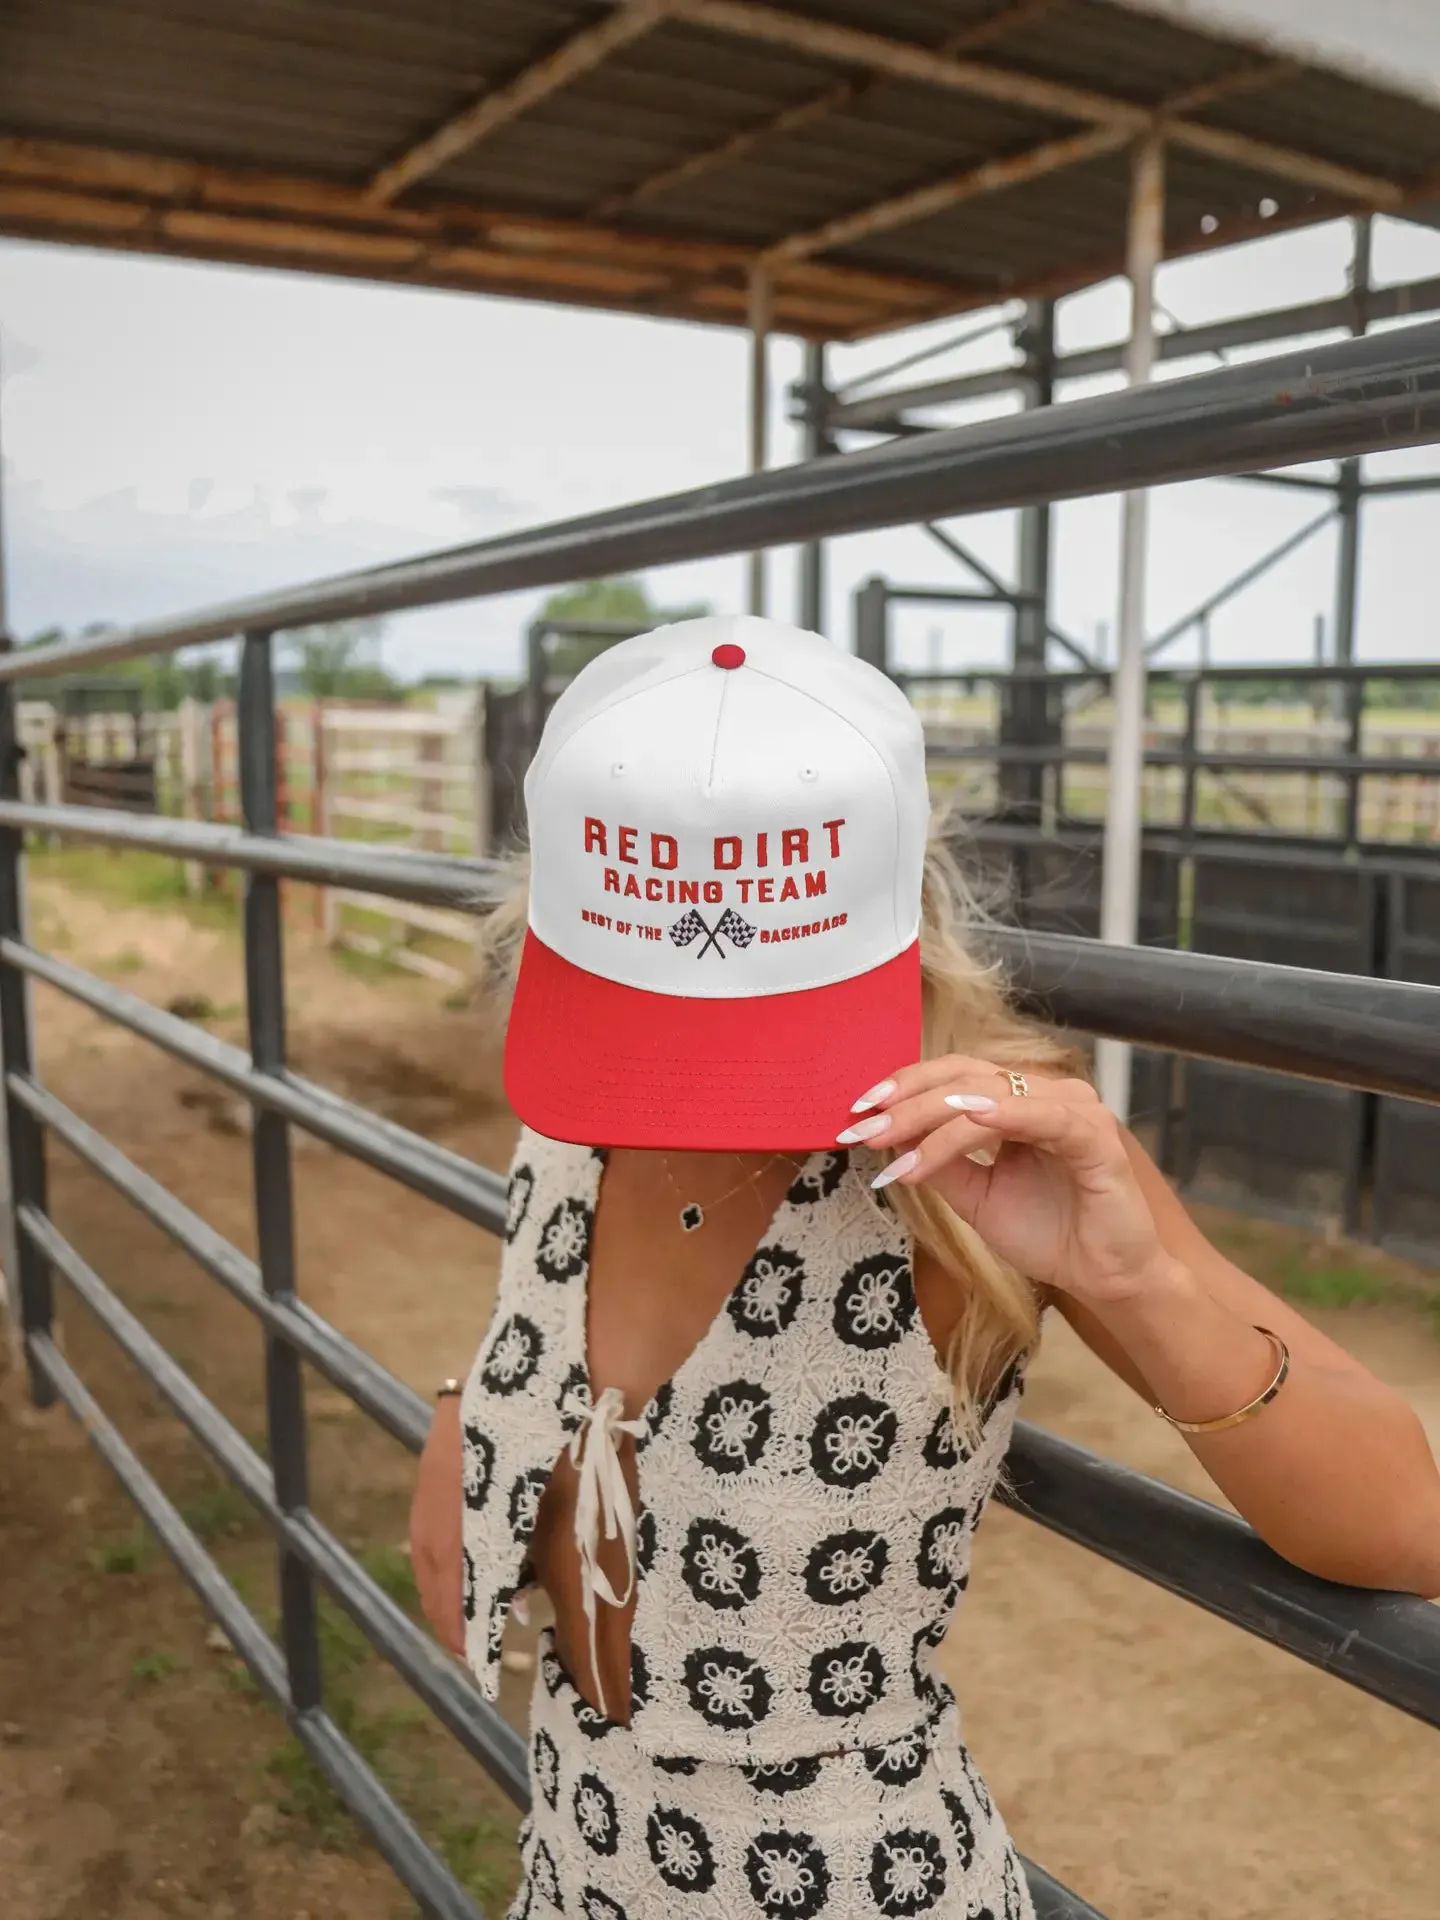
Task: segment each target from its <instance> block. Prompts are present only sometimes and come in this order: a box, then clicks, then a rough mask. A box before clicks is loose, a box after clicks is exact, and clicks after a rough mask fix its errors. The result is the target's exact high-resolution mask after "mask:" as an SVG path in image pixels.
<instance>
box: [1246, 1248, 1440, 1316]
mask: <svg viewBox="0 0 1440 1920" xmlns="http://www.w3.org/2000/svg"><path fill="white" fill-rule="evenodd" d="M1281 1284H1282V1285H1283V1287H1284V1290H1285V1292H1286V1294H1287V1295H1288V1296H1289V1297H1290V1299H1292V1300H1299V1301H1302V1302H1303V1303H1304V1304H1305V1305H1306V1306H1311V1307H1353V1306H1358V1305H1360V1304H1361V1303H1362V1302H1365V1301H1370V1300H1383V1299H1385V1298H1386V1297H1387V1296H1388V1295H1389V1293H1390V1291H1391V1289H1390V1288H1389V1287H1388V1286H1387V1285H1386V1283H1385V1281H1384V1280H1383V1279H1382V1277H1381V1276H1380V1275H1379V1274H1377V1273H1374V1272H1372V1271H1371V1270H1370V1269H1369V1268H1367V1267H1356V1266H1323V1267H1314V1266H1310V1265H1308V1264H1307V1263H1306V1262H1305V1261H1304V1260H1301V1259H1294V1260H1291V1261H1290V1262H1289V1263H1288V1264H1287V1266H1286V1268H1285V1272H1284V1274H1283V1276H1282V1282H1281ZM1437 1304H1440V1303H1437Z"/></svg>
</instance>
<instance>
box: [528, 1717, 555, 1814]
mask: <svg viewBox="0 0 1440 1920" xmlns="http://www.w3.org/2000/svg"><path fill="white" fill-rule="evenodd" d="M530 1776H531V1778H532V1779H533V1780H534V1782H535V1785H536V1786H537V1787H538V1788H539V1790H540V1797H541V1799H542V1800H543V1801H544V1802H545V1804H546V1806H547V1807H549V1809H550V1811H551V1812H552V1813H553V1812H554V1811H555V1803H556V1800H557V1798H558V1795H559V1790H560V1754H559V1751H558V1749H557V1748H556V1745H555V1742H554V1741H553V1740H552V1739H551V1738H550V1735H549V1734H548V1733H546V1731H545V1729H544V1728H543V1727H541V1728H539V1729H538V1730H537V1732H536V1734H535V1737H534V1739H533V1740H532V1741H531V1742H530Z"/></svg>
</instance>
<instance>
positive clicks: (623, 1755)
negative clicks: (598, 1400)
mask: <svg viewBox="0 0 1440 1920" xmlns="http://www.w3.org/2000/svg"><path fill="white" fill-rule="evenodd" d="M877 1164H878V1162H877V1161H876V1160H875V1159H874V1157H873V1156H871V1155H868V1154H866V1153H864V1152H863V1151H862V1152H857V1153H855V1154H852V1155H846V1154H842V1153H838V1152H836V1153H819V1154H816V1155H813V1156H812V1157H811V1159H810V1160H809V1161H808V1163H807V1164H806V1165H805V1167H804V1168H803V1169H802V1171H801V1173H800V1175H799V1176H798V1178H797V1179H796V1181H795V1183H794V1185H793V1186H792V1187H791V1189H790V1191H789V1193H788V1194H787V1196H786V1197H785V1199H784V1200H783V1201H782V1203H781V1205H780V1207H779V1208H778V1210H777V1212H776V1214H775V1216H774V1218H773V1220H772V1221H771V1222H770V1225H769V1227H768V1229H767V1231H766V1233H765V1235H764V1237H763V1239H762V1241H761V1244H760V1246H759V1248H758V1249H757V1251H756V1253H755V1255H754V1256H753V1258H752V1259H751V1261H750V1263H749V1265H748V1266H747V1268H746V1270H745V1273H744V1275H743V1277H742V1278H741V1280H740V1282H739V1284H738V1285H737V1287H736V1289H735V1291H734V1292H733V1293H732V1294H731V1295H730V1297H729V1299H728V1300H727V1302H726V1303H725V1305H724V1307H723V1308H722V1309H721V1311H720V1312H719V1314H718V1315H717V1316H716V1319H715V1320H714V1322H713V1323H712V1325H711V1326H710V1328H709V1330H708V1331H707V1332H706V1334H705V1336H704V1337H703V1338H702V1340H701V1341H700V1343H699V1345H698V1346H697V1347H696V1348H695V1350H694V1351H693V1352H692V1353H691V1355H690V1356H689V1358H688V1359H687V1360H686V1361H685V1362H684V1363H683V1365H682V1366H681V1368H680V1370H679V1371H678V1373H677V1374H676V1375H675V1377H674V1378H673V1380H671V1381H670V1382H669V1383H668V1384H667V1385H665V1386H664V1387H662V1388H661V1390H660V1392H659V1393H657V1394H656V1395H655V1397H654V1398H653V1399H652V1401H651V1402H650V1404H649V1405H648V1406H647V1407H646V1408H645V1409H644V1410H643V1412H642V1414H641V1416H640V1418H639V1420H638V1422H636V1423H634V1431H635V1435H636V1448H637V1457H638V1469H639V1490H640V1502H639V1511H638V1515H637V1516H634V1517H633V1521H632V1518H631V1517H630V1516H628V1514H627V1512H626V1511H624V1510H623V1509H625V1508H627V1507H628V1495H627V1494H626V1493H625V1492H624V1489H623V1482H621V1481H620V1480H619V1476H618V1474H617V1473H616V1472H615V1471H614V1470H613V1469H614V1464H615V1457H614V1454H613V1452H612V1449H613V1448H614V1446H615V1444H616V1443H615V1440H614V1437H613V1428H614V1424H615V1423H614V1420H613V1418H612V1416H613V1415H615V1414H617V1413H618V1411H619V1409H618V1405H617V1404H616V1403H615V1400H614V1399H612V1397H611V1396H609V1395H606V1396H602V1404H601V1406H600V1407H598V1408H597V1407H595V1406H594V1405H593V1404H592V1402H591V1399H590V1393H589V1383H588V1375H587V1369H586V1365H585V1337H584V1330H585V1294H586V1279H587V1266H588V1253H589V1241H590V1231H591V1226H592V1223H593V1218H594V1208H595V1201H596V1195H597V1192H598V1189H599V1184H600V1178H601V1174H602V1172H603V1166H604V1157H603V1155H602V1154H599V1153H597V1152H595V1151H592V1150H591V1149H588V1148H584V1147H573V1146H566V1145H562V1144H559V1143H557V1142H554V1141H550V1140H546V1139H544V1138H542V1137H541V1136H539V1135H537V1134H534V1133H531V1132H528V1131H527V1132H525V1133H522V1135H521V1138H520V1142H519V1145H518V1147H517V1150H516V1154H515V1159H514V1163H513V1166H512V1172H511V1185H510V1215H509V1223H508V1229H507V1241H508V1244H507V1247H506V1251H505V1257H504V1262H503V1266H502V1272H501V1282H500V1291H499V1297H498V1300H497V1303H496V1308H495V1314H494V1319H493V1322H492V1324H491V1327H490V1329H489V1331H488V1333H487V1335H486V1338H485V1340H484V1343H483V1345H482V1346H481V1349H480V1352H479V1354H478V1356H477V1358H476V1362H475V1365H474V1368H473V1370H472V1372H471V1375H470V1378H469V1381H468V1382H467V1385H466V1389H465V1394H464V1398H463V1402H462V1416H463V1420H464V1429H465V1500H466V1513H465V1602H466V1617H467V1654H468V1657H469V1660H470V1664H471V1666H472V1667H473V1669H474V1671H475V1673H476V1675H477V1677H478V1679H479V1680H480V1683H481V1685H482V1687H483V1688H484V1690H485V1691H486V1693H487V1694H488V1695H489V1696H490V1697H491V1698H493V1697H494V1695H495V1691H496V1683H497V1679H498V1667H499V1657H500V1651H501V1642H502V1638H503V1632H504V1626H505V1621H506V1619H507V1617H508V1614H509V1611H510V1608H511V1606H512V1603H513V1601H514V1599H515V1596H516V1594H517V1592H519V1591H520V1590H521V1589H522V1588H523V1587H524V1585H525V1584H526V1583H527V1582H528V1580H529V1578H530V1570H529V1568H528V1566H527V1564H526V1552H527V1546H528V1542H529V1539H530V1536H531V1534H532V1533H533V1530H534V1525H535V1515H536V1509H537V1506H538V1503H539V1499H540V1496H541V1494H542V1492H543V1491H544V1488H545V1485H546V1483H547V1481H548V1479H549V1475H550V1472H551V1469H552V1468H553V1465H554V1463H555V1460H556V1459H557V1457H558V1456H559V1454H560V1452H561V1451H562V1449H564V1448H567V1447H569V1448H570V1449H571V1450H572V1453H573V1454H574V1456H575V1457H576V1458H577V1461H578V1463H579V1465H580V1468H581V1481H582V1490H584V1488H585V1484H586V1475H587V1473H588V1474H589V1477H590V1485H589V1490H590V1493H591V1495H592V1496H593V1505H594V1512H593V1513H592V1514H591V1515H590V1517H589V1519H588V1521H587V1522H586V1524H587V1525H588V1526H589V1527H590V1529H591V1531H592V1532H593V1529H594V1527H595V1526H596V1525H597V1524H599V1521H600V1517H601V1515H602V1513H603V1510H604V1508H605V1506H606V1504H607V1502H609V1501H615V1502H618V1504H619V1508H620V1509H621V1510H619V1511H617V1512H616V1514H615V1516H614V1518H615V1521H616V1524H617V1525H618V1528H619V1531H621V1533H622V1534H625V1533H627V1532H629V1531H630V1530H631V1528H632V1525H633V1539H634V1564H635V1578H636V1582H637V1594H636V1612H635V1621H634V1629H633V1636H632V1653H631V1699H630V1703H629V1704H630V1713H631V1725H630V1726H629V1727H624V1726H620V1725H617V1724H616V1723H615V1722H614V1721H613V1720H612V1719H610V1718H607V1717H606V1715H604V1714H601V1713H598V1712H597V1711H596V1710H595V1709H594V1708H593V1707H591V1706H590V1705H589V1704H588V1703H587V1702H585V1700H584V1699H583V1698H582V1697H581V1696H580V1695H579V1694H578V1693H577V1692H576V1691H575V1690H574V1689H573V1687H572V1686H571V1684H570V1682H569V1680H568V1678H567V1676H565V1675H564V1673H563V1672H562V1670H561V1669H560V1666H559V1663H558V1661H557V1660H556V1659H555V1657H554V1654H553V1651H547V1654H546V1657H545V1659H544V1661H542V1668H541V1675H540V1678H539V1680H538V1681H537V1686H536V1696H535V1703H534V1709H533V1713H532V1729H531V1734H532V1765H533V1772H534V1783H535V1788H536V1794H535V1803H534V1808H533V1812H532V1815H531V1818H530V1820H529V1821H528V1822H527V1828H526V1835H525V1862H526V1881H525V1885H524V1887H523V1888H522V1892H521V1895H520V1896H519V1897H518V1899H517V1903H516V1907H515V1909H514V1910H513V1911H514V1913H515V1914H516V1915H520V1914H524V1915H526V1916H527V1920H540V1916H546V1917H547V1920H548V1916H550V1915H552V1914H558V1913H567V1914H575V1913H579V1914H581V1915H582V1916H583V1920H659V1916H661V1915H662V1914H663V1915H670V1914H672V1913H675V1912H683V1913H686V1914H694V1915H695V1916H697V1920H701V1917H702V1916H703V1917H704V1920H711V1917H712V1916H713V1920H721V1916H725V1920H731V1917H732V1916H735V1915H739V1914H745V1913H752V1914H753V1913H775V1914H785V1915H788V1916H792V1920H804V1916H807V1915H810V1914H821V1913H823V1914H826V1915H833V1916H836V1917H837V1920H850V1916H852V1915H854V1916H860V1915H866V1916H871V1915H877V1914H881V1915H910V1914H920V1913H932V1914H934V1915H936V1916H943V1917H944V1920H949V1916H952V1915H953V1916H956V1920H979V1916H981V1915H982V1914H985V1913H987V1912H988V1913H989V1914H990V1915H991V1916H992V1920H1024V1917H1025V1916H1028V1915H1029V1913H1030V1906H1029V1900H1028V1895H1027V1894H1026V1893H1025V1892H1024V1885H1023V1880H1022V1879H1021V1877H1020V1875H1019V1871H1018V1868H1017V1866H1016V1864H1015V1860H1014V1855H1013V1852H1012V1850H1011V1848H1010V1843H1009V1841H1008V1838H1007V1836H1006V1834H1005V1830H1004V1827H1003V1825H1002V1824H1001V1822H1000V1821H999V1819H998V1817H997V1816H996V1815H995V1813H994V1811H993V1809H992V1808H991V1806H990V1803H989V1800H988V1797H987V1796H986V1795H985V1792H984V1788H983V1786H982V1785H981V1784H980V1781H979V1778H978V1775H977V1774H976V1773H975V1770H974V1767H973V1765H972V1763H971V1762H970V1760H969V1757H968V1755H967V1754H966V1753H965V1751H964V1749H963V1747H962V1746H961V1744H960V1738H959V1724H958V1716H957V1713H956V1710H955V1707H954V1703H953V1701H952V1699H951V1697H950V1694H949V1691H948V1689H947V1688H946V1687H945V1686H944V1683H943V1682H942V1681H941V1680H940V1679H939V1678H938V1677H937V1674H936V1672H935V1668H934V1651H935V1648H936V1647H937V1646H938V1645H939V1643H940V1641H941V1640H942V1639H943V1637H944V1634H945V1630H946V1627H947V1626H948V1624H949V1621H950V1618H951V1615H952V1613H953V1611H954V1609H955V1606H956V1603H957V1601H958V1599H959V1596H960V1594H961V1593H962V1592H963V1590H964V1587H965V1584H966V1580H967V1577H968V1569H969V1560H970V1546H971V1539H972V1536H973V1533H974V1529H975V1524H976V1522H977V1520H978V1519H979V1516H980V1513H981V1511H982V1510H983V1508H984V1505H985V1503H986V1501H987V1499H988V1498H989V1495H990V1493H991V1491H992V1489H993V1487H994V1484H995V1480H996V1477H997V1475H998V1472H999V1468H1000V1464H1001V1462H1002V1460H1003V1458H1004V1455H1005V1451H1006V1448H1007V1446H1008V1444H1009V1439H1010V1432H1011V1428H1012V1426H1013V1422H1014V1416H1015V1408H1016V1403H1017V1401H1018V1399H1019V1395H1020V1391H1021V1385H1022V1381H1021V1372H1020V1369H1019V1368H1018V1367H1017V1368H1016V1369H1015V1370H1014V1371H1013V1372H1012V1374H1011V1375H1010V1376H1009V1377H1008V1378H1007V1380H1006V1381H1005V1383H1004V1384H1003V1386H1002V1388H1001V1390H1000V1392H999V1394H998V1395H997V1396H996V1398H995V1402H994V1404H993V1405H992V1407H991V1409H990V1411H989V1413H988V1417H987V1419H986V1422H985V1426H984V1432H983V1438H982V1441H981V1444H980V1445H979V1447H978V1448H977V1449H975V1450H974V1451H973V1452H972V1451H968V1450H967V1449H965V1448H964V1447H962V1446H961V1445H960V1444H959V1441H958V1439H957V1435H956V1432H955V1428H954V1425H953V1423H952V1421H951V1418H950V1411H949V1406H950V1390H949V1383H948V1381H947V1380H946V1377H945V1375H944V1372H943V1370H942V1369H941V1367H940V1366H939V1364H938V1362H937V1360H936V1358H935V1354H934V1350H933V1347H932V1345H931V1342H930V1339H929V1336H928V1334H927V1333H926V1331H925V1328H924V1326H923V1324H922V1323H921V1320H920V1317H919V1314H918V1311H917V1308H916V1302H915V1293H914V1287H913V1281H912V1271H911V1250H910V1247H909V1245H908V1243H907V1240H906V1237H905V1235H904V1233H903V1231H902V1230H901V1228H900V1226H899V1224H898V1222H897V1220H896V1218H895V1216H894V1215H893V1213H891V1212H890V1211H889V1210H888V1209H887V1208H886V1207H884V1206H883V1205H882V1204H880V1203H879V1202H877V1200H876V1198H875V1196H873V1195H872V1194H871V1192H870V1190H869V1186H868V1176H869V1174H870V1172H871V1171H873V1169H874V1167H875V1165H877ZM606 1403H609V1404H608V1407H607V1404H606ZM627 1425H628V1423H627ZM582 1505H583V1503H582ZM581 1559H582V1567H583V1565H584V1563H585V1543H584V1542H583V1541H582V1543H581ZM606 1603H607V1602H606V1598H605V1596H604V1594H603V1592H602V1593H601V1594H600V1596H599V1597H598V1601H597V1604H599V1605H603V1604H606ZM606 1704H607V1706H610V1707H611V1708H612V1710H613V1709H614V1708H615V1707H616V1706H617V1705H618V1703H613V1702H607V1703H606ZM682 1896H683V1897H682Z"/></svg>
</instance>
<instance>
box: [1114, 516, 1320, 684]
mask: <svg viewBox="0 0 1440 1920" xmlns="http://www.w3.org/2000/svg"><path fill="white" fill-rule="evenodd" d="M1334 518H1335V509H1334V508H1333V507H1327V508H1326V509H1325V511H1324V512H1323V513H1322V514H1319V515H1317V517H1316V518H1315V519H1314V520H1308V521H1307V522H1306V523H1305V525H1304V526H1303V527H1300V528H1298V529H1297V530H1296V531H1295V532H1294V533H1292V534H1288V535H1287V536H1286V537H1285V539H1283V540H1282V541H1281V542H1280V543H1279V545H1278V546H1274V547H1271V549H1270V551H1269V552H1268V553H1265V554H1262V555H1261V557H1260V558H1259V559H1258V560H1254V561H1252V562H1251V563H1250V565H1249V566H1248V567H1245V568H1243V569H1242V570H1241V572H1239V573H1237V574H1236V575H1235V576H1234V577H1233V579H1230V580H1227V581H1226V582H1225V584H1224V586H1223V587H1219V588H1217V589H1216V591H1215V592H1214V593H1212V594H1210V595H1208V596H1207V598H1205V599H1204V600H1202V601H1201V602H1200V604H1199V606H1198V607H1192V608H1191V609H1190V611H1189V613H1187V614H1184V615H1183V616H1182V617H1181V618H1180V619H1179V620H1176V621H1173V622H1172V623H1171V625H1169V626H1168V627H1166V628H1165V630H1164V632H1163V633H1157V634H1156V636H1155V638H1154V639H1153V640H1150V641H1147V643H1146V646H1145V653H1146V656H1147V658H1149V659H1152V660H1153V659H1154V657H1155V655H1156V654H1157V653H1163V652H1164V650H1165V649H1166V647H1168V646H1171V645H1172V644H1173V643H1174V642H1175V641H1176V640H1178V639H1179V638H1180V636H1181V635H1182V634H1185V633H1188V632H1189V631H1190V629H1191V628H1192V627H1207V628H1208V625H1209V621H1210V616H1211V615H1212V614H1214V613H1218V612H1219V610H1220V608H1221V607H1223V606H1224V605H1225V604H1226V602H1227V601H1230V600H1233V599H1234V598H1235V596H1236V594H1238V593H1243V592H1244V591H1245V589H1246V588H1247V587H1250V586H1253V585H1254V584H1255V582H1256V581H1257V580H1260V579H1263V577H1264V576H1265V575H1266V574H1267V573H1269V572H1270V571H1271V569H1272V568H1274V567H1278V566H1279V564H1280V562H1281V561H1282V560H1286V559H1288V558H1289V556H1290V555H1291V554H1292V553H1294V552H1295V550H1296V548H1297V547H1303V546H1304V544H1305V542H1306V541H1307V540H1309V539H1311V538H1312V537H1313V536H1314V535H1315V534H1317V533H1318V532H1319V531H1320V529H1321V528H1322V527H1328V526H1329V524H1330V522H1331V521H1332V520H1333V519H1334ZM1208 664H1209V663H1208V661H1203V662H1202V665H1208Z"/></svg>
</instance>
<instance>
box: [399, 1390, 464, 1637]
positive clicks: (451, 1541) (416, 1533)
mask: <svg viewBox="0 0 1440 1920" xmlns="http://www.w3.org/2000/svg"><path fill="white" fill-rule="evenodd" d="M462 1444H463V1443H462V1440H461V1433H460V1398H459V1395H458V1394H453V1393H451V1394H446V1395H445V1396H444V1397H443V1398H442V1399H440V1400H437V1401H436V1403H435V1417H434V1419H433V1420H432V1421H431V1422H430V1431H429V1433H428V1434H427V1435H426V1439H425V1447H424V1451H423V1452H422V1453H421V1455H420V1470H419V1474H418V1476H417V1478H416V1481H415V1494H414V1497H413V1499H412V1500H411V1502H410V1564H411V1566H412V1568H413V1569H414V1573H415V1585H416V1586H417V1587H418V1588H419V1591H420V1605H421V1606H422V1607H423V1608H424V1610H425V1618H426V1619H427V1620H428V1621H429V1622H430V1625H431V1627H432V1628H433V1629H434V1632H435V1636H436V1638H437V1639H438V1640H439V1641H440V1642H441V1643H442V1644H443V1645H444V1646H446V1647H448V1648H449V1649H450V1651H451V1653H454V1654H463V1653H464V1651H465V1616H464V1612H463V1608H462V1591H463V1585H464V1578H463V1572H462V1552H461V1544H460V1528H461V1521H462V1517H463V1515H464V1511H465V1502H464V1498H463V1495H462V1492H461V1487H462V1475H463V1464H462Z"/></svg>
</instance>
